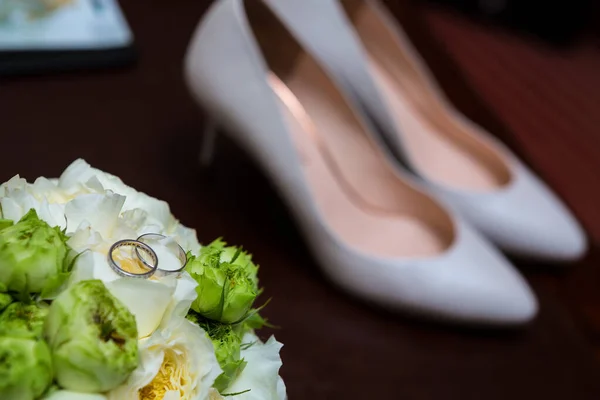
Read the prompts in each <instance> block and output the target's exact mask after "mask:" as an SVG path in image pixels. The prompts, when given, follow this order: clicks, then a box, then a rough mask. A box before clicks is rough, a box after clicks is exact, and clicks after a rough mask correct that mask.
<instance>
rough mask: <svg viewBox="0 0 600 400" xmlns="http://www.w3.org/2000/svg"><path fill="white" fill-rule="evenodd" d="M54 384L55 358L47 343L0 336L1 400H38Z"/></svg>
mask: <svg viewBox="0 0 600 400" xmlns="http://www.w3.org/2000/svg"><path fill="white" fill-rule="evenodd" d="M51 383H52V359H51V358H50V350H49V349H48V345H47V344H46V342H44V341H43V340H35V339H24V338H13V337H0V399H6V400H9V399H10V400H34V399H37V398H39V397H40V396H41V395H42V394H43V393H44V392H45V391H46V389H47V388H48V387H49V386H50V384H51Z"/></svg>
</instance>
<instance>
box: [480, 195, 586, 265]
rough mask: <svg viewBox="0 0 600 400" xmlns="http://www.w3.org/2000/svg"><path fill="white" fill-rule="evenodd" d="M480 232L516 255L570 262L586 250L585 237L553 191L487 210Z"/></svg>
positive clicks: (541, 259)
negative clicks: (485, 221)
mask: <svg viewBox="0 0 600 400" xmlns="http://www.w3.org/2000/svg"><path fill="white" fill-rule="evenodd" d="M487 218H489V221H487V223H484V224H483V225H482V226H483V229H482V230H483V232H484V233H485V234H486V236H488V237H489V238H490V239H491V240H492V241H493V242H494V243H495V244H497V245H498V247H500V248H501V249H502V250H505V251H506V252H508V253H511V254H514V255H516V256H520V257H524V258H530V259H536V260H540V261H552V262H573V261H577V260H578V259H580V258H582V257H583V256H584V255H585V254H586V252H587V246H588V244H587V238H586V234H585V232H584V230H583V229H582V227H581V225H579V223H578V222H577V220H576V219H575V217H574V216H573V215H572V214H571V212H570V211H569V210H568V209H567V208H566V207H565V206H564V205H563V204H562V203H561V202H560V200H558V198H556V197H555V196H554V195H553V194H552V193H550V192H545V193H538V195H537V196H535V195H532V196H530V197H529V198H528V199H525V200H523V201H521V202H519V203H516V204H512V205H510V204H507V205H506V206H504V207H503V208H502V209H498V210H496V212H495V213H494V212H491V213H488V214H487Z"/></svg>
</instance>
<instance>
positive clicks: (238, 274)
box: [186, 240, 259, 323]
mask: <svg viewBox="0 0 600 400" xmlns="http://www.w3.org/2000/svg"><path fill="white" fill-rule="evenodd" d="M186 270H187V271H188V272H189V273H190V275H191V276H192V277H193V278H194V279H195V280H196V281H197V282H198V287H197V288H196V292H197V293H198V297H197V299H196V300H195V301H194V303H193V304H192V309H193V310H194V311H196V312H197V313H199V314H201V315H202V316H204V317H206V318H208V319H212V320H215V321H220V322H223V323H234V322H238V321H240V320H242V319H243V318H244V317H245V316H246V314H247V313H248V311H249V310H250V308H251V307H252V304H253V303H254V300H255V299H256V297H257V296H258V294H259V290H258V278H257V272H258V266H256V265H255V264H254V263H253V262H252V256H251V255H250V254H248V253H246V252H244V251H242V250H241V249H238V248H237V247H234V246H229V247H226V245H225V243H224V242H222V241H220V240H216V241H214V242H213V243H211V244H210V245H208V246H204V247H202V248H201V249H200V255H199V256H198V257H197V258H194V257H192V258H191V259H190V260H189V262H188V265H187V267H186Z"/></svg>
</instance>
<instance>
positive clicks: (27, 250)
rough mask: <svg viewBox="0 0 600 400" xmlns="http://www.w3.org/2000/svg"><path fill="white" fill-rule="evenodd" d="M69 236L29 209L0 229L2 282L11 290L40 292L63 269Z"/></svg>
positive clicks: (0, 279)
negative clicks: (21, 216) (14, 221)
mask: <svg viewBox="0 0 600 400" xmlns="http://www.w3.org/2000/svg"><path fill="white" fill-rule="evenodd" d="M67 239H68V238H67V236H66V235H65V234H63V233H62V232H61V231H60V228H59V227H55V228H51V227H50V225H48V224H47V223H46V222H45V221H42V220H40V219H39V218H38V216H37V213H36V212H35V210H34V209H31V210H29V212H28V213H27V214H25V216H24V217H23V218H21V220H20V221H19V222H18V223H16V224H15V225H13V226H10V227H8V228H4V229H2V230H0V283H2V284H4V286H6V288H7V290H8V291H12V292H18V293H23V294H24V293H39V292H41V291H42V289H44V286H45V285H46V283H47V281H48V279H49V278H51V277H53V276H55V275H57V274H59V273H61V272H62V270H63V262H64V259H65V256H66V254H67V245H66V241H67Z"/></svg>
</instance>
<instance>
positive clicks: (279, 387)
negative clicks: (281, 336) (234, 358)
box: [227, 333, 286, 400]
mask: <svg viewBox="0 0 600 400" xmlns="http://www.w3.org/2000/svg"><path fill="white" fill-rule="evenodd" d="M243 343H254V344H253V345H252V346H250V347H249V348H247V349H246V350H242V353H241V357H242V358H243V359H244V360H246V362H247V363H248V364H247V365H246V367H245V368H244V370H243V371H242V373H241V374H240V376H239V377H238V378H237V379H236V380H235V381H234V382H233V383H232V384H231V385H230V386H229V388H228V389H227V393H238V392H243V391H245V390H248V389H250V391H249V392H246V393H243V394H240V395H237V396H236V397H235V398H236V400H284V399H285V398H286V394H285V385H284V384H283V380H282V379H281V378H280V377H279V368H280V367H281V365H282V362H281V357H280V355H279V351H280V350H281V348H282V347H283V345H282V344H281V343H279V342H278V341H276V340H275V337H274V336H271V337H270V338H269V340H267V342H266V343H261V342H260V340H259V339H258V337H257V336H256V335H255V334H253V333H247V334H246V335H244V339H243Z"/></svg>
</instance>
